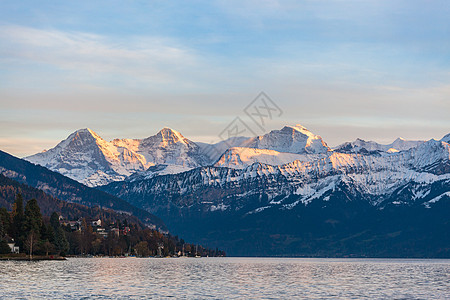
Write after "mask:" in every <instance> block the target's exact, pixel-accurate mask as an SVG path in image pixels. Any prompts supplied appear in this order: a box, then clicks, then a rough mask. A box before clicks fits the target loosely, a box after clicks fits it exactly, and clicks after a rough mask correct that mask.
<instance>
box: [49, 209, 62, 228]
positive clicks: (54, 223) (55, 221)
mask: <svg viewBox="0 0 450 300" xmlns="http://www.w3.org/2000/svg"><path fill="white" fill-rule="evenodd" d="M50 225H51V226H52V227H53V230H54V231H56V230H57V229H58V228H59V227H60V226H61V225H60V224H59V215H58V214H57V213H56V212H53V213H52V215H51V216H50Z"/></svg>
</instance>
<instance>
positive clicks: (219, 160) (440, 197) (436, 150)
mask: <svg viewBox="0 0 450 300" xmlns="http://www.w3.org/2000/svg"><path fill="white" fill-rule="evenodd" d="M449 142H450V134H448V135H446V136H445V137H443V138H442V139H441V140H439V141H437V140H433V139H432V140H428V141H406V140H404V139H400V138H399V139H397V140H395V141H394V142H393V143H391V144H389V145H381V144H378V143H376V142H371V141H364V140H361V139H357V140H356V141H353V142H348V143H344V144H342V145H340V146H338V147H336V148H334V149H332V148H330V147H329V146H328V145H327V144H326V142H325V141H324V140H323V139H322V138H321V137H320V136H318V135H315V134H313V133H311V132H310V131H309V130H307V129H306V128H305V127H303V126H301V125H295V126H285V127H283V128H282V129H280V130H273V131H271V132H269V133H267V134H265V135H262V136H257V137H248V138H247V137H235V138H232V139H230V140H226V141H222V142H220V143H217V144H205V143H195V142H193V141H191V140H189V139H187V138H185V137H183V136H182V135H181V133H179V132H177V131H174V130H172V129H169V128H164V129H162V130H161V131H160V132H158V133H157V134H156V135H154V136H151V137H149V138H146V139H140V140H139V139H115V140H112V141H110V142H107V141H105V140H103V139H102V138H101V137H100V136H99V135H98V134H96V133H95V132H93V131H92V130H90V129H82V130H78V131H76V132H75V133H73V134H71V135H70V136H69V137H68V138H67V139H66V140H64V141H62V142H61V143H59V144H58V145H57V146H56V147H55V148H53V149H50V150H48V151H45V152H42V153H38V154H35V155H32V156H29V157H26V158H25V159H26V160H28V161H30V162H33V163H35V164H40V165H42V166H44V167H46V168H49V169H51V170H53V171H56V172H59V173H61V174H64V175H66V176H68V177H71V178H73V179H75V180H77V181H79V182H82V183H84V184H86V185H89V186H97V188H98V189H101V190H102V191H105V192H107V193H109V194H112V195H114V196H117V197H119V198H121V199H124V200H126V201H128V202H129V203H130V204H132V205H134V206H136V207H139V208H143V209H145V210H146V211H148V212H150V213H152V214H155V215H157V216H158V217H160V218H162V219H163V221H164V222H165V223H166V224H167V226H168V228H169V230H171V232H173V233H176V234H180V235H183V236H184V237H186V238H189V239H190V240H193V241H198V242H201V243H203V244H206V245H209V246H220V247H221V248H224V249H225V250H226V251H227V253H229V254H231V255H303V256H304V255H306V256H312V255H322V256H340V255H355V256H364V255H368V256H417V257H428V256H430V257H441V256H444V257H445V256H449V255H450V237H449V232H450V223H449V218H448V213H449V212H450V201H449V200H450V145H449Z"/></svg>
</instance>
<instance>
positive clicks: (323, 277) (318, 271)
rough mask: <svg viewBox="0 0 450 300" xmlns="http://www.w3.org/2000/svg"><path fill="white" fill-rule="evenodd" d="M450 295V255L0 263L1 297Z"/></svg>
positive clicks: (80, 259)
mask: <svg viewBox="0 0 450 300" xmlns="http://www.w3.org/2000/svg"><path fill="white" fill-rule="evenodd" d="M166 297H174V298H177V299H180V298H182V299H183V298H186V299H204V298H212V299H230V298H239V299H289V298H290V299H292V298H311V299H328V298H332V299H387V298H389V299H450V260H400V259H398V260H397V259H305V258H70V259H68V260H67V261H40V262H15V261H0V298H2V299H16V298H20V299H24V298H26V299H36V298H43V299H83V298H84V299H86V298H95V299H148V298H166Z"/></svg>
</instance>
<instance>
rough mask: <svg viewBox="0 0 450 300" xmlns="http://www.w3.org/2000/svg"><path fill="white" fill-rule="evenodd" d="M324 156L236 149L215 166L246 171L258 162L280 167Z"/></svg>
mask: <svg viewBox="0 0 450 300" xmlns="http://www.w3.org/2000/svg"><path fill="white" fill-rule="evenodd" d="M321 156H324V154H322V155H321V154H297V153H286V152H278V151H275V150H268V149H256V148H244V147H234V148H231V149H228V150H226V151H225V153H223V154H222V156H221V157H220V158H219V159H218V160H217V162H216V163H215V164H214V166H215V167H227V168H233V169H244V168H246V167H248V166H249V165H252V164H254V163H256V162H259V163H263V164H267V165H272V166H278V165H284V164H287V163H290V162H293V161H295V160H299V161H304V162H305V161H312V160H315V159H318V158H319V157H321Z"/></svg>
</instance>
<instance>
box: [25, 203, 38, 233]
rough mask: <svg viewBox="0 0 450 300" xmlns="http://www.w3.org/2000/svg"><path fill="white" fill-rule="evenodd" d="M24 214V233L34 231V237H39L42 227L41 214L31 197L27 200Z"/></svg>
mask: <svg viewBox="0 0 450 300" xmlns="http://www.w3.org/2000/svg"><path fill="white" fill-rule="evenodd" d="M24 216H25V220H24V226H23V227H24V231H25V232H26V233H30V232H34V233H35V234H36V239H39V237H40V232H41V227H42V214H41V209H40V208H39V205H38V203H37V200H36V199H31V200H29V201H28V202H27V204H26V206H25V213H24Z"/></svg>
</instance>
